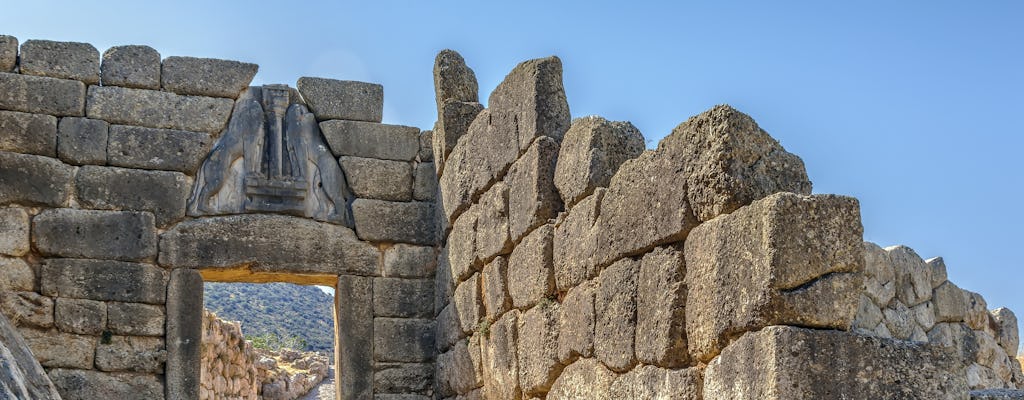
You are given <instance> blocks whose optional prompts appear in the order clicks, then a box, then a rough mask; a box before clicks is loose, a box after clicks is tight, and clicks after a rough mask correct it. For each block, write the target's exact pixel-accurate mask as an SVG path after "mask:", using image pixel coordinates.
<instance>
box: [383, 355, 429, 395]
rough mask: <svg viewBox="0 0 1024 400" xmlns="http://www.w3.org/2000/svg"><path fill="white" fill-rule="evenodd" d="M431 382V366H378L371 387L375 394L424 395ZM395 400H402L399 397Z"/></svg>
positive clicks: (397, 364) (403, 364)
mask: <svg viewBox="0 0 1024 400" xmlns="http://www.w3.org/2000/svg"><path fill="white" fill-rule="evenodd" d="M433 381H434V365H433V364H412V363H410V364H406V363H395V364H380V365H378V366H377V368H376V370H374V371H373V387H374V390H375V391H376V392H377V393H426V392H427V391H429V390H430V388H431V383H432V382H433ZM408 396H415V395H414V394H410V395H408ZM412 398H413V399H421V398H422V397H412ZM422 399H424V400H426V398H422ZM396 400H402V399H401V397H399V398H397V399H396Z"/></svg>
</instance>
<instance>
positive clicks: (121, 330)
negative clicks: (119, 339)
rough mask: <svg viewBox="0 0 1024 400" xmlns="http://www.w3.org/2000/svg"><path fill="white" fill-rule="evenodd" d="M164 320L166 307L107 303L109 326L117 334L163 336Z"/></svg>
mask: <svg viewBox="0 0 1024 400" xmlns="http://www.w3.org/2000/svg"><path fill="white" fill-rule="evenodd" d="M192 295H194V294H192ZM169 300H170V299H169ZM164 322H165V315H164V307H161V306H154V305H149V304H140V303H118V302H110V303H107V326H108V327H109V328H110V331H111V332H112V333H114V334H115V335H133V336H163V335H164Z"/></svg>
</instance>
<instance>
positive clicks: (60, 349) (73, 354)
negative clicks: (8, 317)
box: [20, 329, 99, 388]
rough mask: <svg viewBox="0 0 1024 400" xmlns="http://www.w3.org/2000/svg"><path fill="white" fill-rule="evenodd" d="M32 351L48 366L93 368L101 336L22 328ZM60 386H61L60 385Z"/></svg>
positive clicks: (22, 333) (22, 332)
mask: <svg viewBox="0 0 1024 400" xmlns="http://www.w3.org/2000/svg"><path fill="white" fill-rule="evenodd" d="M20 332H21V335H22V336H24V338H25V341H26V342H27V343H28V346H29V348H31V349H32V353H33V354H34V355H35V356H36V359H37V360H39V363H40V364H42V365H43V366H44V367H46V368H79V369H91V368H92V367H93V361H94V360H95V352H96V344H97V342H98V339H99V337H97V336H86V335H75V334H72V333H64V332H60V331H56V330H49V331H43V330H36V329H20ZM58 388H59V387H58Z"/></svg>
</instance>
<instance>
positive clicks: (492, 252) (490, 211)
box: [469, 183, 512, 265]
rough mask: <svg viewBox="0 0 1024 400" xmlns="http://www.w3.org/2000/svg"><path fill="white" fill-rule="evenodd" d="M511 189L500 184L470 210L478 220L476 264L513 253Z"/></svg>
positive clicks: (475, 237) (476, 229) (475, 238)
mask: <svg viewBox="0 0 1024 400" xmlns="http://www.w3.org/2000/svg"><path fill="white" fill-rule="evenodd" d="M508 197H509V188H508V185H505V184H504V183H498V184H496V185H494V186H493V187H491V189H490V190H488V191H487V192H486V193H484V194H483V195H481V196H480V202H479V203H478V204H477V205H475V206H474V207H473V209H472V210H470V212H469V213H470V214H472V215H473V216H474V217H475V218H476V228H475V236H474V238H473V250H474V252H475V253H476V254H475V258H476V259H475V263H476V264H477V265H479V263H481V262H486V261H489V260H490V259H491V258H494V256H497V255H502V254H508V253H509V252H510V251H512V238H511V237H510V236H509V218H508Z"/></svg>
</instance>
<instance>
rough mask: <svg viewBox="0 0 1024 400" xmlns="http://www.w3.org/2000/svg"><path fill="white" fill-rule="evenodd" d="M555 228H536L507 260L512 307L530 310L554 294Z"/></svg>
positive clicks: (551, 226) (550, 226)
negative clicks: (553, 236) (553, 242)
mask: <svg viewBox="0 0 1024 400" xmlns="http://www.w3.org/2000/svg"><path fill="white" fill-rule="evenodd" d="M554 231H555V229H554V226H553V225H550V224H548V225H543V226H541V227H540V228H537V229H535V230H534V231H533V232H531V233H530V234H529V235H527V236H526V237H525V238H523V241H522V242H520V243H519V245H518V246H516V248H515V249H514V250H512V255H511V256H509V258H508V293H509V296H511V297H512V306H513V307H516V308H528V307H531V306H533V305H534V304H537V303H539V302H540V301H541V300H542V299H544V298H546V297H548V296H551V295H552V294H554V292H555V277H554V273H553V265H552V261H551V240H552V235H554Z"/></svg>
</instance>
